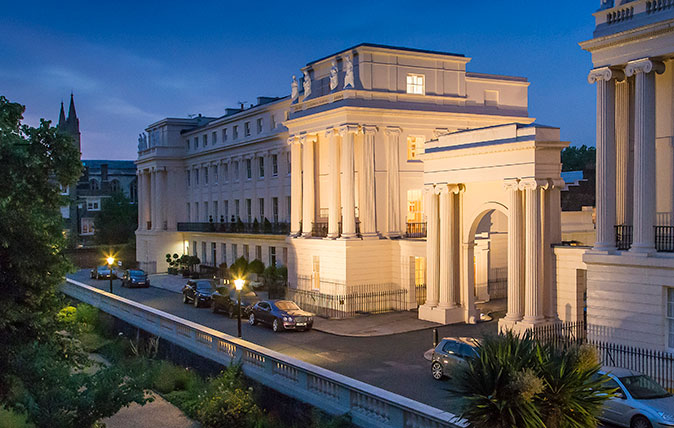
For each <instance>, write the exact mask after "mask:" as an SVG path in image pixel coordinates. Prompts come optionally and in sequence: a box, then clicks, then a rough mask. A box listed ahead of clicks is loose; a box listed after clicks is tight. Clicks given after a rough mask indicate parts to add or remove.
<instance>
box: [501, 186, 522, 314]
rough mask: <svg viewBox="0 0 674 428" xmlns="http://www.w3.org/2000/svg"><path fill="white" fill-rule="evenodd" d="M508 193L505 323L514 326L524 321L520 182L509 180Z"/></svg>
mask: <svg viewBox="0 0 674 428" xmlns="http://www.w3.org/2000/svg"><path fill="white" fill-rule="evenodd" d="M504 186H505V188H506V191H507V192H508V200H509V205H508V298H507V300H508V313H507V314H506V316H505V320H504V321H505V322H508V323H510V324H513V323H515V322H517V321H519V320H521V319H522V312H523V310H522V303H523V299H522V297H523V289H522V288H523V285H524V283H523V281H522V279H523V273H524V272H523V270H522V256H523V255H524V242H523V236H522V228H523V212H522V211H523V206H522V205H523V203H522V202H523V201H522V191H521V190H520V188H519V181H518V180H516V179H515V180H507V181H506V182H505V183H504Z"/></svg>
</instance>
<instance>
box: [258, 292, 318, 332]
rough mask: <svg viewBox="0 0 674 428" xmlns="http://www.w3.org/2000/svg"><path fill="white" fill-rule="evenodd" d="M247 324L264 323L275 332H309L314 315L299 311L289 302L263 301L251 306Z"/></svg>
mask: <svg viewBox="0 0 674 428" xmlns="http://www.w3.org/2000/svg"><path fill="white" fill-rule="evenodd" d="M248 323H249V324H250V325H255V324H257V323H264V324H268V325H270V326H271V328H272V329H273V330H274V331H275V332H280V331H283V330H286V329H289V330H311V328H312V327H313V326H314V314H312V313H311V312H306V311H303V310H302V309H300V307H299V306H297V304H296V303H295V302H292V301H290V300H263V301H261V302H257V303H256V304H255V305H253V307H252V309H251V311H250V315H248Z"/></svg>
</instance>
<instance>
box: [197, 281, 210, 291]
mask: <svg viewBox="0 0 674 428" xmlns="http://www.w3.org/2000/svg"><path fill="white" fill-rule="evenodd" d="M197 290H204V291H211V290H213V285H212V284H211V283H210V282H208V281H199V282H197Z"/></svg>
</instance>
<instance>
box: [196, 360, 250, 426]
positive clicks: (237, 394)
mask: <svg viewBox="0 0 674 428" xmlns="http://www.w3.org/2000/svg"><path fill="white" fill-rule="evenodd" d="M200 399H201V401H202V405H201V407H200V408H199V410H198V412H197V415H198V419H199V421H200V422H201V423H202V424H204V425H205V426H207V427H214V428H215V427H223V426H225V427H232V428H236V427H248V426H253V425H255V424H257V423H259V421H260V420H261V419H262V417H263V412H262V410H261V409H260V408H259V407H258V405H257V404H256V403H255V399H254V398H253V389H252V388H246V387H245V385H244V382H243V372H242V370H241V366H240V365H232V366H229V367H228V368H227V369H226V370H224V371H222V372H221V373H220V375H219V376H218V377H216V378H215V379H212V380H211V382H210V384H209V386H208V389H207V390H206V393H205V394H204V395H203V397H200Z"/></svg>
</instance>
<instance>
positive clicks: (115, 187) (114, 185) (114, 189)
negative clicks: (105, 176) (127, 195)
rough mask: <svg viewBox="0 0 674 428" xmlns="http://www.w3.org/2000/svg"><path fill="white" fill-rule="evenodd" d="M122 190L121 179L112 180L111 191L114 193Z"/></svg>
mask: <svg viewBox="0 0 674 428" xmlns="http://www.w3.org/2000/svg"><path fill="white" fill-rule="evenodd" d="M120 190H122V186H121V185H120V184H119V180H112V181H111V182H110V191H111V192H113V193H117V192H119V191H120Z"/></svg>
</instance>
